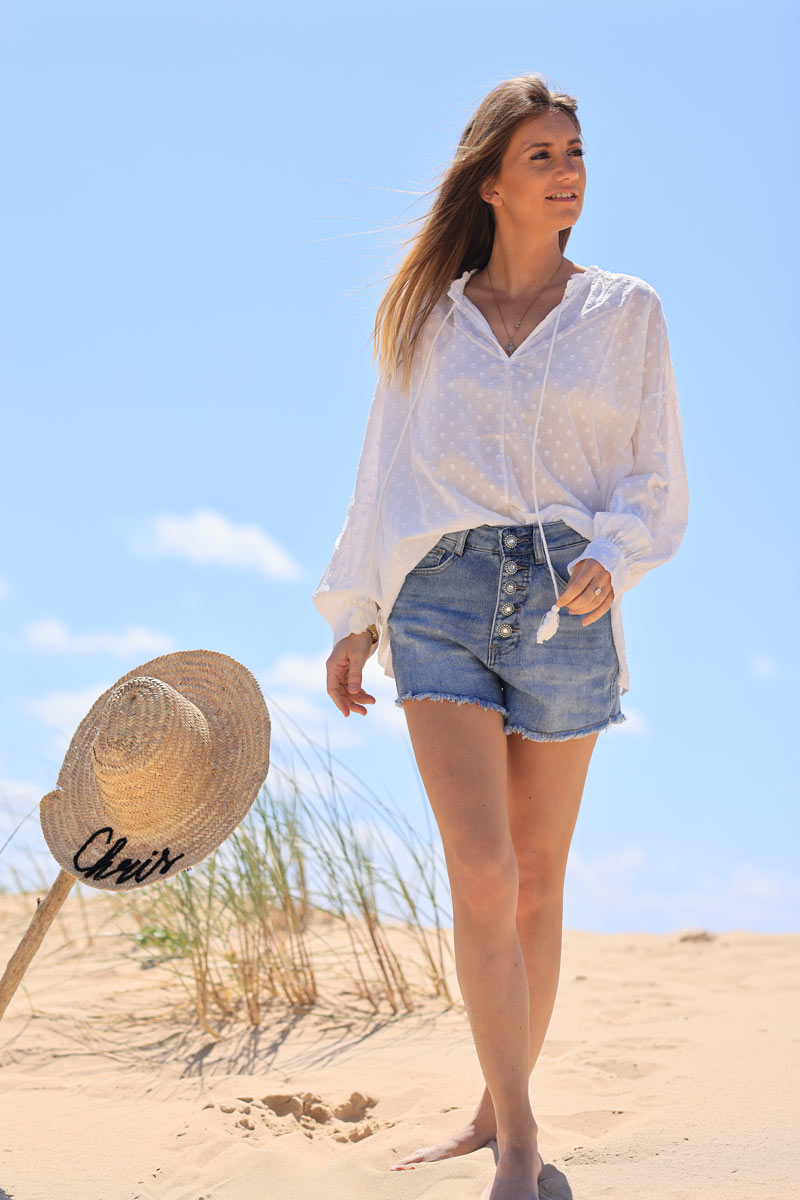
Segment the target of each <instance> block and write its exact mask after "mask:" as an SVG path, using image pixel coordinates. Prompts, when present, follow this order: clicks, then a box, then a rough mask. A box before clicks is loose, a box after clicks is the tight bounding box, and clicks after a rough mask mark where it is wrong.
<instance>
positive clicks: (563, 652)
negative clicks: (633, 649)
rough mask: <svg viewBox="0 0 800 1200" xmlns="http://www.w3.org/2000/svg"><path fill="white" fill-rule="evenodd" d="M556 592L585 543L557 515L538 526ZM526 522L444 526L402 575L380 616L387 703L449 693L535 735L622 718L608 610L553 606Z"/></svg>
mask: <svg viewBox="0 0 800 1200" xmlns="http://www.w3.org/2000/svg"><path fill="white" fill-rule="evenodd" d="M543 528H544V534H545V537H546V539H547V548H548V551H549V553H550V562H551V563H552V566H553V571H554V573H555V576H556V579H557V581H558V588H559V594H561V592H563V590H564V589H565V588H566V586H567V584H568V583H569V572H568V571H567V564H568V563H570V562H572V560H573V559H574V558H577V557H578V555H579V554H582V553H583V551H584V550H585V549H586V547H587V546H588V544H589V541H588V539H587V538H584V537H581V535H580V534H579V533H577V532H576V530H574V529H572V528H570V526H569V525H566V524H565V523H564V522H563V521H550V522H544V523H543ZM555 599H556V596H555V591H554V589H553V583H552V579H551V577H550V572H549V570H548V567H547V560H546V558H545V555H544V549H543V546H542V535H541V532H540V530H539V526H538V524H537V525H507V526H502V525H479V526H478V527H477V528H475V529H461V530H458V531H457V532H455V533H445V534H444V535H443V536H442V537H441V538H440V539H439V541H438V542H437V543H436V545H435V546H434V547H433V549H432V550H429V551H428V553H427V554H426V555H425V556H424V558H422V559H420V561H419V562H418V563H417V565H416V566H415V567H413V568H412V569H411V570H410V571H409V572H408V574H407V576H406V578H405V581H404V583H403V586H402V588H401V589H400V592H399V594H398V597H397V600H396V601H395V603H394V605H393V607H392V611H391V613H390V614H389V618H388V628H389V636H390V639H391V647H392V667H393V670H394V676H395V683H396V686H397V699H396V700H395V704H397V705H402V704H404V702H405V701H406V700H412V699H416V700H424V699H432V700H454V701H455V702H456V703H458V704H469V703H473V704H479V705H480V706H481V707H482V708H488V709H494V710H496V711H497V712H501V713H502V714H503V724H504V731H505V733H507V734H510V733H520V734H522V736H523V737H524V738H530V739H532V740H533V741H538V742H556V741H563V740H565V739H567V738H573V737H581V736H585V735H586V734H590V733H596V732H597V731H598V730H601V729H605V728H606V727H608V726H610V725H616V724H619V723H620V722H622V721H624V720H625V719H626V718H625V715H624V714H623V713H622V712H621V711H620V691H619V684H618V677H619V659H618V657H617V651H616V648H615V646H614V640H613V636H612V632H611V613H610V611H609V612H606V613H604V614H603V616H602V617H600V618H599V620H595V621H593V622H592V623H591V624H590V625H586V626H584V625H583V624H582V621H583V618H584V617H585V616H587V615H588V614H586V613H580V614H578V613H576V614H574V615H573V614H571V613H570V612H569V610H568V609H567V608H566V607H565V608H560V609H559V610H558V617H559V622H558V629H557V630H556V632H555V634H554V635H553V636H552V637H551V638H550V639H549V640H548V641H546V642H542V643H540V644H537V641H536V632H537V630H538V628H539V623H540V621H541V619H542V617H543V616H544V614H545V613H546V612H547V610H548V609H549V608H551V607H552V605H553V604H554V602H555Z"/></svg>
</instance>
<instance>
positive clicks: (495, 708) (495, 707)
mask: <svg viewBox="0 0 800 1200" xmlns="http://www.w3.org/2000/svg"><path fill="white" fill-rule="evenodd" d="M406 700H453V701H454V702H455V703H456V704H479V705H480V707H481V708H488V709H490V710H491V711H492V712H500V713H502V714H503V716H504V717H507V716H508V709H507V708H504V707H503V705H502V704H495V703H494V701H492V700H474V699H472V697H470V696H447V695H445V694H444V693H443V692H406V694H405V696H398V697H397V699H396V700H395V704H396V705H397V706H398V708H400V707H402V705H403V703H404V701H406Z"/></svg>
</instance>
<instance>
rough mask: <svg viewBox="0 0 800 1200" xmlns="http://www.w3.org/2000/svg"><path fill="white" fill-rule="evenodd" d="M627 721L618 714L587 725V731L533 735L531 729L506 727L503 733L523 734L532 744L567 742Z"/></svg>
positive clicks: (573, 730)
mask: <svg viewBox="0 0 800 1200" xmlns="http://www.w3.org/2000/svg"><path fill="white" fill-rule="evenodd" d="M627 719H628V718H627V717H626V716H625V714H624V712H618V713H615V714H614V716H613V717H609V718H608V720H607V721H601V722H600V723H599V725H587V726H586V728H585V729H572V730H567V732H566V733H531V731H530V729H523V728H522V726H521V725H506V727H505V729H504V730H503V732H504V733H521V734H522V736H523V737H524V738H528V739H529V740H530V741H532V742H566V741H567V740H568V739H569V738H578V737H586V735H587V734H589V733H597V732H598V731H599V730H601V729H608V727H609V726H610V725H620V724H622V722H623V721H627Z"/></svg>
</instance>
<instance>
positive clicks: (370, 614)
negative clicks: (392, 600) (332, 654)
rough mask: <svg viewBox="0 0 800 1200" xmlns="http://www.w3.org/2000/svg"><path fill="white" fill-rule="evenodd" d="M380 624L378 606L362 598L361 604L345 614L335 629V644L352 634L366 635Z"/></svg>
mask: <svg viewBox="0 0 800 1200" xmlns="http://www.w3.org/2000/svg"><path fill="white" fill-rule="evenodd" d="M377 623H378V605H377V604H376V603H375V601H374V600H370V599H369V598H368V597H366V596H362V597H360V600H359V603H358V604H357V605H354V606H353V607H352V608H349V609H348V610H347V612H345V613H343V614H342V616H341V617H340V618H339V620H338V621H337V622H336V624H335V625H334V627H333V644H334V646H335V645H336V643H337V642H340V641H341V640H342V638H345V637H348V636H349V635H350V634H351V633H366V631H367V628H368V627H369V626H370V625H377Z"/></svg>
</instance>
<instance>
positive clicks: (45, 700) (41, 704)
mask: <svg viewBox="0 0 800 1200" xmlns="http://www.w3.org/2000/svg"><path fill="white" fill-rule="evenodd" d="M113 683H114V680H113V679H112V680H110V681H108V682H103V683H95V684H92V685H91V686H90V687H85V688H78V689H77V690H75V691H71V692H67V691H56V692H47V693H46V694H45V695H44V696H38V697H37V696H32V697H29V698H28V699H27V700H24V701H23V702H22V706H23V708H24V709H25V711H26V712H28V713H30V714H31V716H32V717H35V718H36V720H37V721H40V722H41V723H42V725H45V726H47V727H48V728H49V729H51V730H52V731H53V733H54V734H55V737H54V739H53V741H52V743H51V747H50V748H51V750H52V751H53V753H55V754H62V755H63V753H64V752H65V751H66V749H67V747H68V746H69V743H70V742H71V740H72V735H73V734H74V732H75V730H76V729H77V727H78V725H79V724H80V722H81V721H82V720H83V718H84V717H85V716H86V714H87V713H88V711H89V709H90V708H91V707H92V705H93V704H94V702H95V700H97V699H98V697H100V696H102V694H103V692H107V691H108V689H109V688H110V687H111V686H112V685H113Z"/></svg>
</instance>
